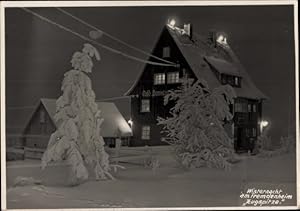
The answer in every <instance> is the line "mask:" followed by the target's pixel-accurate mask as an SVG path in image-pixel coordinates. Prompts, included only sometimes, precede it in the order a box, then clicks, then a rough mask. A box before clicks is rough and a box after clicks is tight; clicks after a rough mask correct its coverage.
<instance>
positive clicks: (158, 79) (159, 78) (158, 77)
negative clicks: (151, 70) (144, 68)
mask: <svg viewBox="0 0 300 211" xmlns="http://www.w3.org/2000/svg"><path fill="white" fill-rule="evenodd" d="M165 80H166V75H165V74H164V73H155V74H154V85H159V84H165Z"/></svg>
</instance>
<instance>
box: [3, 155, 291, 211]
mask: <svg viewBox="0 0 300 211" xmlns="http://www.w3.org/2000/svg"><path fill="white" fill-rule="evenodd" d="M125 151H126V150H125ZM129 151H130V150H129ZM138 151H139V152H138ZM166 152H168V151H167V150H164V153H157V154H158V155H157V156H158V158H159V160H160V164H161V166H160V168H158V169H157V170H156V171H152V170H151V169H148V168H144V167H143V166H142V165H139V163H143V162H142V160H143V154H144V153H143V150H137V151H136V153H135V154H136V157H135V158H134V156H130V153H129V152H126V153H128V154H126V153H125V154H126V156H125V155H124V156H123V157H124V159H123V160H126V161H127V163H121V165H123V166H125V167H126V170H119V171H118V172H117V173H115V174H114V176H115V177H116V178H117V180H115V181H111V180H107V181H94V179H93V178H90V180H89V181H88V182H86V183H84V184H82V185H80V186H76V187H69V186H66V185H65V184H66V181H67V177H68V173H67V166H66V165H65V164H59V165H56V164H55V165H52V166H50V167H49V168H47V169H46V170H44V171H41V170H40V167H39V161H30V160H26V161H16V162H8V163H7V186H8V190H7V207H8V208H11V209H12V208H107V207H207V206H209V207H210V206H241V205H242V203H244V202H245V200H243V199H241V198H240V194H241V192H245V191H246V190H247V189H248V188H264V189H276V188H280V189H282V190H283V192H285V193H287V194H292V195H293V199H292V200H286V201H285V202H284V203H282V204H281V205H287V206H294V205H296V164H295V162H296V158H295V155H282V156H277V157H273V158H259V157H257V156H248V155H242V156H241V159H242V160H241V161H240V162H239V163H237V164H235V165H234V167H233V168H232V170H231V171H229V172H226V171H222V170H218V169H209V168H199V169H192V170H184V169H182V168H180V167H179V166H178V164H177V163H176V162H175V161H174V160H173V158H172V156H171V155H170V154H169V153H166ZM131 154H132V153H131ZM120 157H122V155H121V156H120ZM126 158H127V159H126ZM17 176H24V177H33V178H35V179H40V180H42V185H33V186H22V187H20V186H18V187H13V181H14V180H15V178H16V177H17Z"/></svg>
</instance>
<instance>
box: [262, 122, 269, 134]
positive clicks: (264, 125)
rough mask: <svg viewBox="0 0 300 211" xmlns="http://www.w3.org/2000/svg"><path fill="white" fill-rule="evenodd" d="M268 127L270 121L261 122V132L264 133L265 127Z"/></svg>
mask: <svg viewBox="0 0 300 211" xmlns="http://www.w3.org/2000/svg"><path fill="white" fill-rule="evenodd" d="M268 125H269V122H268V121H266V120H262V121H261V122H260V132H262V131H263V129H264V128H265V127H267V126H268Z"/></svg>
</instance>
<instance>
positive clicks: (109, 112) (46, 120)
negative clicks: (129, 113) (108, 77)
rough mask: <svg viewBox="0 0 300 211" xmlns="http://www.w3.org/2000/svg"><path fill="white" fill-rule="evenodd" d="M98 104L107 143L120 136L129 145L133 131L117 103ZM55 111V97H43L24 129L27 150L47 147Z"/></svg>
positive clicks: (24, 141) (54, 124)
mask: <svg viewBox="0 0 300 211" xmlns="http://www.w3.org/2000/svg"><path fill="white" fill-rule="evenodd" d="M97 104H98V108H99V109H100V110H101V115H102V117H103V118H104V122H103V124H102V127H101V135H102V136H103V138H104V141H105V143H106V145H114V144H115V139H116V138H119V137H121V139H122V140H123V145H128V141H129V139H130V137H131V136H132V131H131V128H130V126H129V125H128V123H127V121H126V120H125V119H124V117H123V115H122V114H121V113H120V111H119V109H118V108H117V107H116V105H115V104H114V103H112V102H97ZM55 112H56V100H55V99H45V98H42V99H41V100H40V101H39V103H38V104H37V106H36V108H35V109H34V111H33V113H32V114H31V115H30V118H29V119H28V121H27V123H26V125H25V128H24V131H23V143H24V146H25V147H26V148H27V150H29V151H30V150H31V149H37V150H40V151H44V150H45V149H46V147H47V145H48V141H49V138H50V135H51V134H52V133H53V132H54V131H55V130H56V123H55V120H54V115H55ZM32 151H34V150H32ZM25 153H26V152H25Z"/></svg>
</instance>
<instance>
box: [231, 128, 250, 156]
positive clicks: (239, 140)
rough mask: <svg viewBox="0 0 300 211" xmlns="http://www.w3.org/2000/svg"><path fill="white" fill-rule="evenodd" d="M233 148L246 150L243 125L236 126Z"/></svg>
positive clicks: (246, 144) (240, 150) (238, 150)
mask: <svg viewBox="0 0 300 211" xmlns="http://www.w3.org/2000/svg"><path fill="white" fill-rule="evenodd" d="M234 148H235V151H236V152H242V151H247V150H248V142H247V138H246V129H245V128H243V127H236V128H235V134H234Z"/></svg>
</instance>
